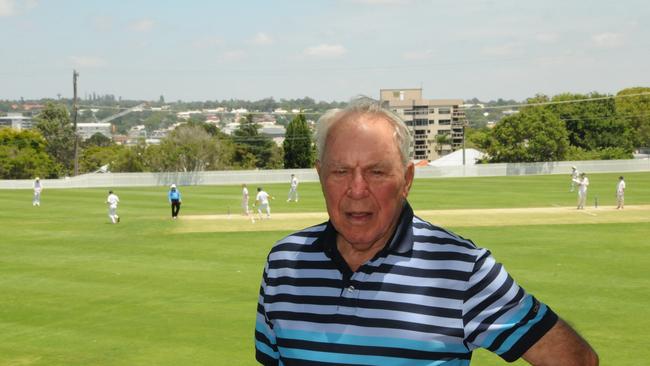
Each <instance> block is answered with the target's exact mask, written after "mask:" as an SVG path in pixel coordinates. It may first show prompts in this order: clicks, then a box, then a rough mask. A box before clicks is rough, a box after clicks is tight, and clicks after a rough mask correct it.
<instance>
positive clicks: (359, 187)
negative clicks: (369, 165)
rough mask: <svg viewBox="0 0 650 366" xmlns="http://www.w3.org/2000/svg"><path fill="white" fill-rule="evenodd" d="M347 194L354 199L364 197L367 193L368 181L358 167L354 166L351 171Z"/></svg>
mask: <svg viewBox="0 0 650 366" xmlns="http://www.w3.org/2000/svg"><path fill="white" fill-rule="evenodd" d="M348 195H349V196H350V197H351V198H355V199H360V198H364V197H366V196H367V195H368V182H367V180H366V177H365V176H364V175H363V172H362V171H361V169H360V168H356V169H354V170H353V172H352V177H351V179H350V182H349V187H348Z"/></svg>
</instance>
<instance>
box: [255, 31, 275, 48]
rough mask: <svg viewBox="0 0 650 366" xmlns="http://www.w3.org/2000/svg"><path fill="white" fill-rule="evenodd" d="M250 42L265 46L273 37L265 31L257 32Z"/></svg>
mask: <svg viewBox="0 0 650 366" xmlns="http://www.w3.org/2000/svg"><path fill="white" fill-rule="evenodd" d="M251 42H252V43H254V44H257V45H261V46H266V45H271V44H273V38H271V36H269V35H268V34H266V33H262V32H259V33H257V34H256V35H255V38H253V40H252V41H251Z"/></svg>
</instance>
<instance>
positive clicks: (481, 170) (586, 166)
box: [0, 159, 650, 189]
mask: <svg viewBox="0 0 650 366" xmlns="http://www.w3.org/2000/svg"><path fill="white" fill-rule="evenodd" d="M572 166H576V167H577V168H578V170H579V171H581V172H586V173H626V172H647V171H650V159H632V160H594V161H559V162H546V163H504V164H477V165H465V166H462V165H461V166H446V167H433V166H426V167H418V168H416V170H415V177H416V178H452V177H490V176H516V175H545V174H566V175H569V174H571V167H572ZM291 174H295V175H296V176H297V177H298V179H299V180H300V181H301V182H317V181H318V174H316V169H281V170H228V171H205V172H169V173H91V174H83V175H79V176H77V177H72V178H64V179H42V182H43V185H44V187H46V188H48V189H49V188H95V187H135V186H167V185H170V184H172V183H175V184H178V185H183V186H188V185H239V184H242V183H247V184H268V183H285V182H288V181H289V179H290V175H291ZM32 183H33V181H32V180H31V179H30V180H28V179H17V180H0V189H31V188H32Z"/></svg>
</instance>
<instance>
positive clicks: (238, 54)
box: [221, 50, 246, 61]
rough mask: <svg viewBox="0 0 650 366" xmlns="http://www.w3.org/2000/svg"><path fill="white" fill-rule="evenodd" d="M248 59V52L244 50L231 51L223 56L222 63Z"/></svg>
mask: <svg viewBox="0 0 650 366" xmlns="http://www.w3.org/2000/svg"><path fill="white" fill-rule="evenodd" d="M245 57H246V52H244V51H242V50H230V51H226V52H224V53H222V54H221V60H222V61H239V60H242V59H244V58H245Z"/></svg>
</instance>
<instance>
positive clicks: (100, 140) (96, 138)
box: [82, 132, 113, 148]
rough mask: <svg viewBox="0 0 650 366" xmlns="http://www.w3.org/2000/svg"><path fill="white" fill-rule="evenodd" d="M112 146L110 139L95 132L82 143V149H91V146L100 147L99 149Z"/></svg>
mask: <svg viewBox="0 0 650 366" xmlns="http://www.w3.org/2000/svg"><path fill="white" fill-rule="evenodd" d="M111 145H113V140H111V139H110V138H108V137H106V136H104V134H102V133H100V132H97V133H95V134H94V135H92V136H90V137H89V138H88V139H86V140H85V141H84V142H83V143H82V146H83V147H84V148H86V147H92V146H101V147H107V146H111Z"/></svg>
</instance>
